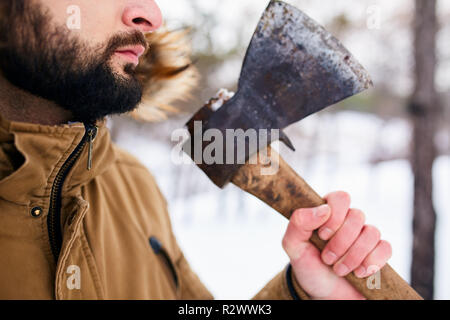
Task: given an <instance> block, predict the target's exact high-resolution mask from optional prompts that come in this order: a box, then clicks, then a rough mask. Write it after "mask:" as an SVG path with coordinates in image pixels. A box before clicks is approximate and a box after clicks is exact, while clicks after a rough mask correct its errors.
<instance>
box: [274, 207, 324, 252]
mask: <svg viewBox="0 0 450 320" xmlns="http://www.w3.org/2000/svg"><path fill="white" fill-rule="evenodd" d="M330 216H331V208H330V206H329V205H327V204H325V205H322V206H320V207H317V208H309V209H298V210H296V211H294V213H293V214H292V216H291V219H290V221H289V225H288V228H287V230H286V234H285V235H284V238H283V247H284V249H285V251H286V252H287V253H288V255H289V256H290V257H291V258H292V257H293V256H294V255H293V254H292V253H293V252H296V253H297V254H296V255H298V254H299V253H300V252H299V251H298V250H299V249H301V248H302V247H304V245H303V244H306V242H308V241H309V239H310V238H311V236H312V233H313V231H314V230H316V229H318V228H319V227H320V226H322V225H323V224H325V222H327V221H328V219H329V218H330Z"/></svg>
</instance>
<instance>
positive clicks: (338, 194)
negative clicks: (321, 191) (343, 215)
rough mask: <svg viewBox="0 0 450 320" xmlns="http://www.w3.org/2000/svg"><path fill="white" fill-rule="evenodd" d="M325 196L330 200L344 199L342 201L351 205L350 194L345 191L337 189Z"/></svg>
mask: <svg viewBox="0 0 450 320" xmlns="http://www.w3.org/2000/svg"><path fill="white" fill-rule="evenodd" d="M325 198H326V199H327V200H328V201H330V202H334V201H342V202H344V203H346V204H347V205H350V202H351V197H350V194H349V193H347V192H345V191H335V192H332V193H329V194H328V195H327V196H326V197H325Z"/></svg>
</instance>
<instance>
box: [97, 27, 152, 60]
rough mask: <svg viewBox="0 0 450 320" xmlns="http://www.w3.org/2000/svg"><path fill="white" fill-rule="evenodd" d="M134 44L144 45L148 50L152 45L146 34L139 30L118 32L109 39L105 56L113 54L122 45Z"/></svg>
mask: <svg viewBox="0 0 450 320" xmlns="http://www.w3.org/2000/svg"><path fill="white" fill-rule="evenodd" d="M134 45H142V46H143V47H144V48H145V51H147V49H148V48H149V46H150V45H149V44H148V42H147V40H146V38H145V36H144V35H143V34H142V33H141V32H139V31H135V32H132V33H122V34H117V35H115V36H113V37H112V38H111V39H110V40H109V41H108V44H107V46H106V50H105V58H109V57H110V56H112V55H113V54H114V53H115V52H116V51H117V50H118V49H119V48H121V47H125V46H134Z"/></svg>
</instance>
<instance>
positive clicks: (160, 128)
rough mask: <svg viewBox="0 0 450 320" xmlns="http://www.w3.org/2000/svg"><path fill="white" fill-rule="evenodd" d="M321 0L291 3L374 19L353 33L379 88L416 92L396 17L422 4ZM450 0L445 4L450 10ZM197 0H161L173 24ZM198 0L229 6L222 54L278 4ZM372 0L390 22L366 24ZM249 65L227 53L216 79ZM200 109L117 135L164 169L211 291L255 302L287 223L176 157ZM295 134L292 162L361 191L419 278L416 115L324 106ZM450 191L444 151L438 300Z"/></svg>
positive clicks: (322, 183) (404, 265)
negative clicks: (414, 252)
mask: <svg viewBox="0 0 450 320" xmlns="http://www.w3.org/2000/svg"><path fill="white" fill-rule="evenodd" d="M189 1H191V0H189ZM192 1H193V0H192ZM318 2H319V1H316V2H313V1H308V0H305V1H300V0H299V1H290V3H293V4H295V5H297V6H298V7H299V8H301V9H303V10H304V11H305V12H306V13H307V14H309V15H310V16H312V17H314V18H315V19H316V20H318V21H319V22H321V23H324V24H325V23H326V22H327V21H328V19H329V17H331V16H333V15H336V14H338V13H340V12H345V13H346V14H347V15H349V16H350V17H352V19H353V18H354V19H355V21H356V20H357V21H363V23H362V24H361V25H360V27H359V28H360V29H361V30H363V31H364V32H356V31H355V32H354V33H350V34H349V35H346V37H345V38H344V39H343V42H344V43H345V45H346V46H347V47H349V49H350V50H351V51H352V52H353V53H354V54H355V56H356V57H357V58H358V59H359V60H360V61H361V62H362V64H363V65H364V66H366V67H367V68H368V69H369V72H370V73H371V74H372V75H373V77H374V82H375V85H376V86H382V85H389V86H393V87H394V90H396V91H398V92H401V93H403V94H405V95H407V94H408V93H409V90H411V77H410V75H409V74H408V70H409V69H408V68H410V65H411V62H410V60H409V59H410V57H409V54H408V53H407V52H408V45H409V44H410V41H411V36H410V34H409V33H408V32H407V31H405V30H404V29H402V28H401V27H399V26H397V25H396V23H397V20H396V17H398V16H399V14H400V16H401V14H403V13H404V14H405V15H407V14H408V13H411V9H412V3H413V2H412V1H409V0H399V1H386V0H385V1H382V0H378V1H353V0H348V1H347V0H339V1H331V0H330V1H328V0H327V1H320V5H319V4H318ZM449 2H450V1H441V2H440V3H441V4H440V7H439V8H440V12H445V13H446V14H447V15H448V12H449ZM187 3H188V0H186V1H182V0H170V1H168V0H160V1H158V4H159V5H160V6H161V8H162V10H163V13H164V14H165V16H166V17H167V21H168V23H169V25H173V26H179V25H185V24H195V23H196V21H195V18H196V15H195V12H192V8H191V6H189V5H188V4H187ZM195 3H196V4H197V6H198V8H201V9H202V10H204V11H205V12H208V11H214V12H217V21H216V25H215V27H216V28H217V31H215V32H217V37H216V38H215V41H216V42H215V43H214V46H215V48H217V50H219V51H220V50H221V49H220V48H222V47H224V48H226V46H227V45H229V44H232V43H233V41H235V37H236V34H237V33H241V34H243V35H242V36H243V37H246V39H248V41H249V40H250V38H251V35H252V31H253V29H254V27H255V26H256V23H257V21H258V19H259V15H260V14H261V13H262V12H263V10H264V8H265V6H266V5H267V2H266V1H262V0H240V1H235V0H224V1H217V0H196V2H195ZM372 5H375V6H377V8H378V9H380V10H381V13H382V14H381V16H380V18H381V19H382V21H381V27H380V29H376V30H369V31H368V30H367V26H366V25H365V23H364V22H365V21H366V18H367V14H368V11H367V10H368V8H369V7H370V6H372ZM447 15H446V16H447ZM241 19H246V20H247V21H248V27H247V28H245V30H244V29H243V30H236V28H235V24H236V21H240V20H241ZM240 25H241V24H240ZM397 33H398V35H396V34H397ZM386 34H390V35H391V36H392V37H390V38H389V41H391V42H390V43H380V42H381V40H380V39H384V38H383V37H384V36H385V35H386ZM445 35H447V36H448V28H445V29H444V30H443V31H442V32H441V33H440V35H439V36H440V37H444V36H445ZM447 39H448V37H447ZM384 42H385V41H384ZM440 43H442V41H441V42H440ZM386 45H387V46H390V45H395V46H396V47H395V50H393V51H395V56H393V53H392V52H390V53H389V54H388V56H386V55H387V54H385V53H384V47H385V46H386ZM440 46H441V47H440V50H441V52H443V55H444V57H445V59H441V64H440V68H439V73H438V79H437V80H438V87H439V89H440V91H441V92H449V81H447V80H448V75H449V74H450V73H449V72H448V71H449V68H450V65H449V63H448V56H449V55H448V51H449V50H448V45H446V44H442V45H440ZM403 53H404V54H405V56H402V54H403ZM243 54H244V52H242V54H241V55H240V59H242V58H243ZM386 59H394V60H395V61H396V62H395V67H396V68H398V69H395V70H396V71H393V70H391V71H390V70H389V69H388V68H384V69H383V70H381V69H382V67H383V66H386V63H385V61H386ZM240 63H241V61H239V59H238V60H237V61H234V62H233V61H231V62H225V63H224V64H223V66H222V67H221V68H219V69H217V70H216V74H215V75H214V77H215V79H216V82H215V83H211V84H210V86H211V87H212V88H214V89H219V88H220V87H221V86H222V85H223V84H227V83H232V82H233V81H235V80H237V78H238V75H239V72H240ZM398 70H400V71H398ZM386 75H389V76H386ZM363 96H364V95H363ZM198 107H200V105H199V106H198ZM188 118H189V115H186V116H185V117H179V118H177V119H176V120H171V121H169V122H166V123H162V124H157V125H142V124H137V123H134V122H132V121H127V125H126V130H120V131H119V132H118V133H116V136H115V138H116V140H117V141H118V143H119V145H120V146H122V147H123V148H125V149H127V150H128V151H130V152H131V153H133V154H134V155H135V156H136V157H138V158H139V159H140V160H141V161H142V162H143V163H144V164H145V165H146V166H147V167H148V168H149V169H150V170H151V172H152V173H153V174H154V175H155V177H156V179H157V181H158V183H159V185H160V187H161V189H162V191H163V193H164V195H165V196H166V198H167V199H168V202H169V205H170V208H169V209H170V213H171V217H172V221H173V227H174V230H175V234H176V236H177V239H178V242H179V244H180V246H181V248H182V249H183V251H184V253H185V255H186V257H187V258H188V260H189V262H190V263H191V265H192V267H193V269H194V270H195V271H196V272H197V273H198V275H199V276H200V278H201V280H202V281H203V282H204V283H205V285H206V286H207V287H208V289H209V290H210V291H211V292H212V293H213V294H214V296H215V297H216V298H217V299H249V298H251V297H252V296H253V295H255V294H256V293H257V292H258V291H259V290H260V289H261V288H262V287H263V286H264V285H265V284H266V283H267V282H268V281H269V280H270V279H271V278H272V277H273V276H274V275H276V274H277V273H278V272H279V271H280V270H281V269H282V268H284V267H285V265H286V264H287V263H288V259H287V256H286V255H285V254H284V252H283V250H282V248H281V239H282V237H283V234H284V232H285V229H286V226H287V221H286V220H285V219H284V218H283V217H281V216H280V215H279V214H277V213H276V212H275V211H273V210H272V209H269V208H268V207H267V206H266V205H264V204H262V203H261V202H260V201H259V200H257V199H255V198H253V197H252V196H249V195H246V194H244V193H243V192H242V191H240V190H237V188H235V187H233V186H231V185H230V186H228V187H227V188H225V189H224V190H219V189H218V188H216V187H215V186H214V185H213V184H212V183H211V182H210V181H209V180H208V179H207V178H206V177H205V176H204V174H203V173H202V172H201V171H200V170H199V169H198V168H197V167H196V166H195V165H194V164H192V163H191V164H188V165H178V166H177V165H175V164H174V163H173V162H172V160H171V152H172V148H173V146H174V145H175V143H169V142H168V141H170V135H171V133H172V132H173V130H175V129H178V128H181V127H182V126H183V124H184V123H185V122H186V120H187V119H188ZM121 121H122V120H121ZM287 133H288V134H289V135H292V137H293V141H294V144H295V146H296V148H297V152H296V153H293V152H291V151H289V150H288V149H287V148H286V147H284V146H280V151H281V154H282V155H283V156H284V157H285V158H286V160H287V161H288V162H289V163H290V164H291V165H292V166H293V167H294V168H295V169H296V170H297V172H299V173H300V174H301V175H302V176H303V177H304V178H305V179H306V180H307V181H308V182H309V183H310V184H311V185H312V186H313V187H314V188H315V189H316V190H317V191H318V192H319V193H320V194H322V195H325V194H327V193H328V192H331V191H335V190H345V191H347V192H349V193H350V194H351V197H352V200H353V202H352V205H353V206H354V207H357V208H360V209H362V210H363V211H364V212H365V213H366V215H367V221H368V223H370V224H373V225H376V226H377V227H378V228H379V229H380V230H381V231H382V235H383V238H384V239H386V240H388V241H390V242H391V244H392V246H393V252H394V254H393V258H392V260H391V261H390V264H391V265H392V266H393V267H394V269H396V270H397V271H398V272H399V273H400V275H402V276H403V277H404V278H405V279H409V272H410V270H409V268H410V263H411V247H412V246H411V244H412V233H411V230H412V191H413V176H412V172H411V167H410V164H409V162H408V161H407V159H406V157H405V158H402V157H398V155H402V154H407V150H408V148H409V143H410V138H411V127H410V124H409V122H408V121H407V119H405V118H403V117H400V116H398V117H397V116H395V115H392V116H389V117H380V116H376V115H374V114H369V113H363V112H357V111H341V112H335V113H330V112H321V113H319V114H317V115H314V116H311V117H309V118H307V119H305V120H304V121H302V122H301V123H299V124H296V125H294V126H293V127H291V128H289V129H288V130H287ZM437 142H438V143H439V146H440V147H442V146H443V147H444V149H445V148H447V150H448V149H450V133H449V129H448V127H446V129H445V128H444V129H443V130H441V132H440V133H439V135H438V137H437ZM380 153H382V154H383V155H384V156H386V157H387V158H389V157H390V155H392V158H393V159H397V158H398V159H397V160H392V161H382V162H379V163H378V162H376V161H374V159H376V158H377V156H378V155H379V154H380ZM444 154H445V153H444ZM447 154H448V153H447ZM449 190H450V156H447V155H442V156H440V157H439V158H438V159H437V160H436V162H435V165H434V191H435V194H434V195H435V199H434V204H435V208H436V211H437V214H438V221H437V233H436V241H437V242H436V245H437V248H436V272H435V285H436V295H435V296H436V298H437V299H449V298H450V275H449V273H448V272H447V271H448V270H450V250H449V248H450V247H449V244H450V232H449V230H450V205H449V202H448V198H449Z"/></svg>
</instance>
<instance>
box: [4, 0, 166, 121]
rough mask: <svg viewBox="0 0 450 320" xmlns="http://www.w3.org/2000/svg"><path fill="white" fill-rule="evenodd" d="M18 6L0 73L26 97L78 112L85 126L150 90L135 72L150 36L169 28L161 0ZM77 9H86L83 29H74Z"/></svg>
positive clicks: (30, 1)
mask: <svg viewBox="0 0 450 320" xmlns="http://www.w3.org/2000/svg"><path fill="white" fill-rule="evenodd" d="M12 3H13V5H12V11H13V12H12V14H11V15H10V21H9V23H8V24H7V27H6V35H7V36H9V38H8V39H7V43H8V45H7V46H6V48H5V49H2V50H1V52H0V55H1V59H0V67H1V70H2V72H3V75H4V77H5V78H6V79H7V80H8V81H9V82H10V83H11V84H12V85H13V86H15V87H17V88H19V89H22V90H23V91H24V92H25V94H24V95H25V96H26V93H28V94H31V96H35V97H37V98H41V99H44V100H46V101H49V103H55V104H56V105H57V106H59V107H60V108H62V109H64V110H66V111H68V112H69V113H70V114H71V118H70V120H71V121H82V122H85V123H86V122H94V121H96V120H99V119H102V118H103V117H105V116H107V115H112V114H121V113H125V112H128V111H131V110H133V109H134V108H135V107H136V106H137V105H138V104H139V102H140V100H141V98H142V86H141V84H140V83H139V81H138V80H137V78H136V76H135V73H134V70H135V68H136V66H137V64H138V59H139V56H140V55H142V54H143V53H144V51H145V50H146V49H148V48H147V46H148V45H147V42H146V40H145V37H144V34H145V33H147V32H153V31H155V30H156V29H158V28H159V27H160V26H161V24H162V17H161V12H160V10H159V8H158V7H157V5H156V4H155V2H154V1H153V0H146V1H144V0H141V1H136V0H135V1H130V0H127V1H125V0H121V1H90V0H80V1H66V0H14V2H12ZM73 5H76V6H78V8H79V9H80V13H81V15H80V17H81V24H80V27H81V28H80V29H71V28H68V26H67V21H68V19H69V17H70V14H69V13H68V12H67V10H68V8H69V6H73ZM6 100H7V99H6ZM30 104H32V103H31V102H29V103H28V105H30ZM22 105H25V104H22ZM3 109H4V108H3ZM16 109H20V108H16ZM17 111H18V113H20V112H22V113H23V111H22V110H17ZM9 113H10V114H11V113H12V114H14V112H9Z"/></svg>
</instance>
